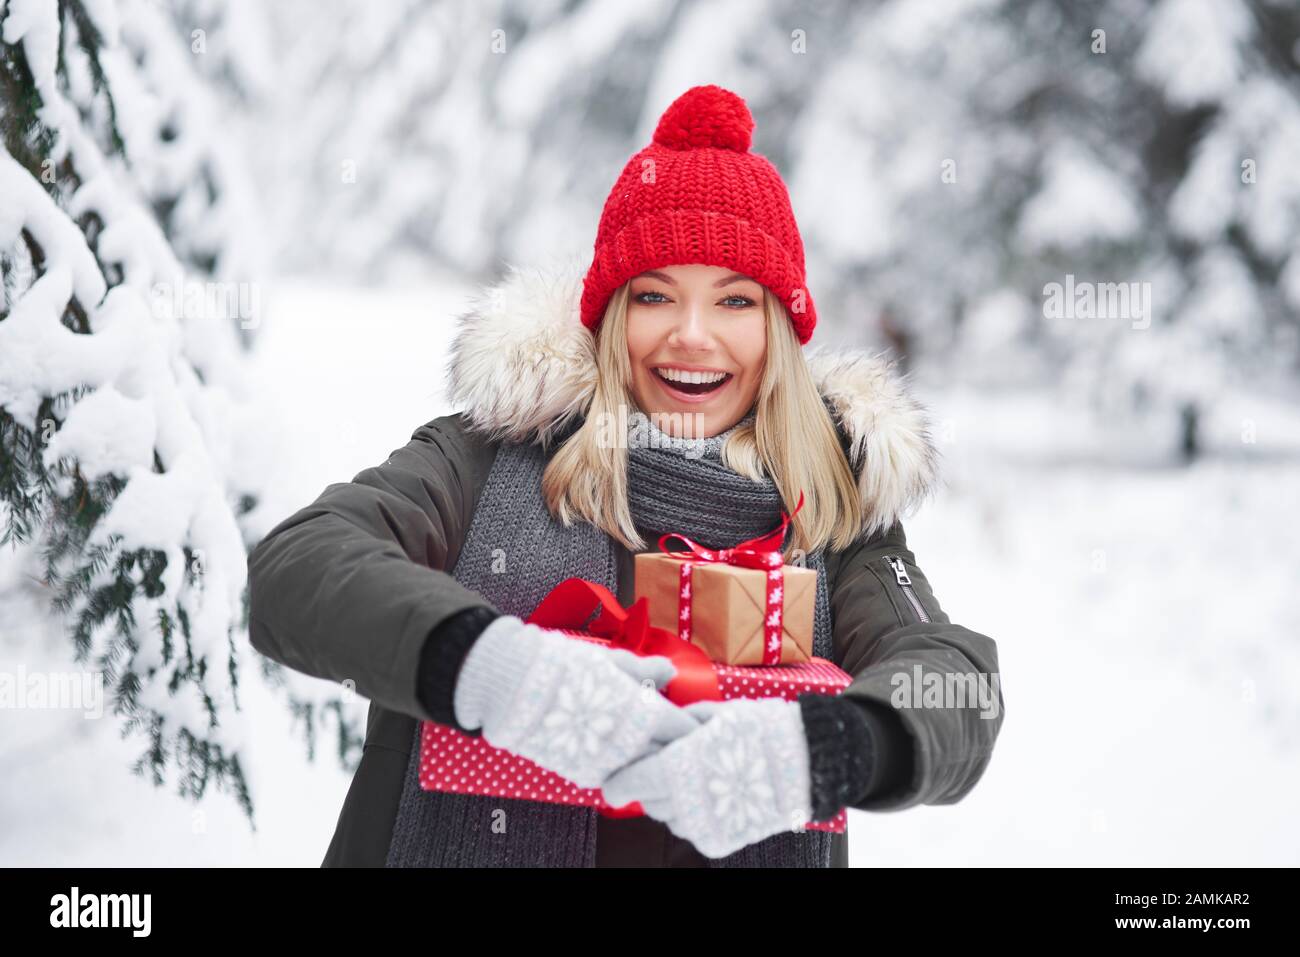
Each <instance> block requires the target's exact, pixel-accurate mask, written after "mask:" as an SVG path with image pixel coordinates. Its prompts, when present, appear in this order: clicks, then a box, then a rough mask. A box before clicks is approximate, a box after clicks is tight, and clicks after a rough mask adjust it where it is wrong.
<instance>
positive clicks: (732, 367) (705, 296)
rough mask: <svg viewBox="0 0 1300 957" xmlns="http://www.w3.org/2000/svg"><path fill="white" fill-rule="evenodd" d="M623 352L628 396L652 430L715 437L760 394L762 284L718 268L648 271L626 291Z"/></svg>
mask: <svg viewBox="0 0 1300 957" xmlns="http://www.w3.org/2000/svg"><path fill="white" fill-rule="evenodd" d="M627 351H628V358H629V359H630V360H631V363H632V382H631V389H632V396H633V398H634V399H635V400H636V403H637V405H638V406H639V407H640V409H641V411H642V412H644V413H645V414H646V415H647V416H650V417H651V419H652V421H654V422H655V424H656V426H657V427H659V428H660V429H661V430H662V431H664V432H667V433H668V434H670V435H675V436H684V437H686V438H705V437H708V436H711V435H717V434H718V433H719V432H722V431H724V430H726V429H729V428H731V426H733V425H735V424H736V423H737V422H738V421H740V419H741V418H743V417H744V415H745V413H746V412H748V411H749V410H750V409H751V408H752V407H753V405H754V401H755V399H756V398H757V396H758V387H759V383H760V382H761V380H762V375H763V366H764V362H765V360H766V357H767V322H766V316H765V314H764V310H763V287H762V286H761V285H759V283H757V282H755V281H754V280H753V279H750V278H748V277H747V276H742V275H740V274H739V273H737V272H735V271H734V270H732V269H727V268H725V267H721V266H705V265H701V264H698V263H695V264H691V265H682V266H660V267H659V268H658V269H653V270H648V271H647V272H644V273H642V274H641V275H639V276H636V277H634V278H633V279H632V280H631V284H630V287H629V289H628V303H627ZM697 416H698V418H697ZM683 429H684V430H685V431H683Z"/></svg>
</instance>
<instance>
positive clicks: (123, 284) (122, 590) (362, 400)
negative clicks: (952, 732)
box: [0, 0, 1300, 866]
mask: <svg viewBox="0 0 1300 957" xmlns="http://www.w3.org/2000/svg"><path fill="white" fill-rule="evenodd" d="M698 83H717V84H720V85H722V86H725V87H727V88H729V89H732V90H735V91H736V92H738V93H740V94H741V95H742V96H743V97H745V98H746V100H747V102H748V104H749V106H750V108H751V110H752V111H753V113H754V115H755V118H756V121H757V127H756V130H755V140H754V149H755V150H756V151H757V152H760V153H763V154H765V155H767V156H768V157H769V158H770V159H772V160H773V162H774V163H776V165H777V167H778V168H779V169H780V170H781V171H782V173H783V175H784V176H785V178H786V180H787V182H788V184H789V185H790V189H791V193H792V198H793V202H794V208H795V212H796V215H797V217H798V219H799V224H800V228H801V231H802V233H803V236H804V240H805V243H806V246H807V253H808V261H809V280H808V281H809V286H810V288H811V289H812V290H814V295H815V296H816V298H817V303H818V310H819V314H820V318H821V322H820V323H819V327H818V329H817V333H816V339H815V341H816V342H821V343H826V344H842V345H846V346H865V347H870V348H878V349H886V350H889V351H891V352H892V353H894V354H895V355H897V356H898V357H899V358H900V360H902V361H903V362H904V363H905V364H906V367H907V368H908V369H909V370H910V372H911V373H912V374H913V376H914V381H915V383H916V388H917V390H918V391H919V393H920V395H921V396H922V398H923V399H924V400H925V401H926V402H928V403H929V404H930V405H931V406H932V407H933V409H934V410H935V414H936V426H937V429H936V431H937V435H938V438H939V441H940V443H941V445H942V448H943V451H944V454H945V459H946V471H947V476H948V480H947V485H946V488H945V490H944V492H943V494H942V495H941V496H940V497H939V498H938V499H937V500H935V501H933V502H931V503H929V504H928V505H927V506H926V507H925V508H923V509H922V510H921V511H920V512H919V513H918V514H917V515H916V516H915V517H914V518H913V519H912V520H911V521H910V522H909V523H908V532H909V538H910V541H911V544H912V546H913V548H914V550H915V552H916V554H917V556H918V560H919V561H920V563H921V566H922V567H923V568H924V569H925V570H926V572H927V574H928V575H929V577H930V579H931V581H932V583H933V584H934V586H935V588H936V591H937V594H938V595H939V598H940V600H941V601H942V602H943V604H944V606H945V609H946V610H947V611H948V612H949V614H950V615H951V616H952V618H953V619H954V620H955V621H959V622H962V623H964V624H967V625H969V626H971V627H973V628H976V629H977V630H980V631H983V632H985V633H987V634H989V635H991V636H993V637H994V638H995V639H997V641H998V642H999V647H1000V650H1001V656H1002V670H1003V687H1004V690H1005V694H1006V698H1007V702H1008V715H1007V722H1006V725H1005V727H1004V730H1003V732H1002V737H1001V739H1000V741H999V744H998V750H997V753H996V754H995V756H994V759H993V762H992V764H991V766H990V768H989V770H988V772H987V774H986V776H985V777H984V779H983V780H982V781H981V783H980V784H979V786H978V787H977V788H976V789H975V791H974V792H973V793H972V794H971V795H970V796H969V797H968V798H967V799H966V800H965V801H963V802H962V803H960V804H958V805H955V806H952V807H942V808H939V807H933V808H930V807H927V808H917V809H912V810H909V811H908V812H906V813H901V814H879V815H868V814H862V813H857V812H854V813H853V815H852V817H851V821H850V833H851V843H852V859H853V862H854V864H856V865H859V866H879V865H933V864H1046V865H1058V864H1082V865H1105V864H1118V865H1178V866H1183V865H1193V864H1196V865H1206V864H1244V865H1283V864H1286V865H1296V864H1298V863H1300V823H1297V820H1296V817H1295V807H1296V806H1297V802H1298V800H1300V636H1297V634H1296V633H1295V632H1294V631H1293V630H1292V629H1293V628H1294V623H1295V622H1296V621H1297V620H1300V589H1298V588H1297V577H1298V573H1300V540H1298V536H1297V535H1296V532H1297V530H1300V504H1297V494H1296V490H1297V489H1298V488H1300V389H1298V384H1297V376H1296V373H1297V362H1298V361H1300V335H1298V334H1297V332H1298V329H1300V4H1297V3H1296V2H1295V0H1157V2H1146V0H1110V2H1095V3H1092V2H1082V3H1075V2H1065V0H1061V2H1049V0H893V2H882V3H851V2H847V0H819V2H805V3H792V2H781V0H766V2H744V3H742V2H727V0H718V2H677V0H660V2H645V3H637V4H628V3H622V2H617V0H573V2H564V3H560V2H522V0H520V2H506V3H500V2H498V3H479V2H474V3H471V2H450V3H430V2H425V0H419V2H416V0H411V2H397V0H391V2H385V3H382V4H373V3H361V2H341V0H311V2H307V0H278V2H276V3H274V4H264V3H259V2H255V0H191V2H185V0H178V2H173V3H164V2H161V0H158V2H149V0H0V134H2V136H3V143H2V144H0V147H2V148H0V275H2V278H3V298H2V299H0V456H2V458H0V538H3V541H4V544H3V546H0V822H3V823H0V864H40V865H61V864H78V865H79V864H85V865H103V864H112V863H126V864H146V863H153V864H162V863H181V864H205V865H206V864H244V863H255V864H296V865H306V866H315V865H316V864H318V863H319V861H320V858H321V857H322V856H323V854H324V850H325V847H326V845H327V843H328V841H329V838H330V836H331V833H332V830H333V825H334V821H335V818H336V816H337V814H338V811H339V808H340V806H341V804H342V799H343V795H344V792H345V790H346V787H347V784H348V782H349V780H350V768H351V767H352V765H353V763H354V762H355V760H356V757H357V750H358V745H359V735H360V733H361V731H362V729H363V726H364V725H363V722H364V714H365V702H363V701H359V700H356V699H354V698H350V697H349V696H348V695H347V693H346V691H345V690H344V691H342V692H341V691H340V689H339V688H338V687H337V686H333V685H329V684H327V683H324V682H317V681H314V680H311V679H307V678H304V677H303V676H299V675H294V674H292V673H289V672H287V671H285V670H284V669H282V668H279V667H274V666H272V665H271V664H270V663H269V662H266V661H264V660H263V659H261V658H260V656H259V655H257V654H256V653H255V652H253V651H252V650H251V648H250V647H249V646H248V642H247V636H246V632H245V630H244V620H243V616H244V605H243V586H244V581H243V578H244V574H245V566H244V555H245V551H246V549H247V548H248V547H250V546H251V545H252V544H253V543H255V542H256V541H257V540H258V539H259V538H260V537H261V536H262V535H263V534H264V533H265V532H266V531H267V530H268V529H269V528H270V527H271V526H272V525H274V524H275V523H276V522H277V521H279V520H280V519H281V518H283V517H285V516H286V515H288V514H289V513H290V512H292V511H293V510H295V509H297V508H298V507H300V506H301V505H304V504H306V503H307V502H308V501H310V500H311V499H312V498H314V497H315V496H316V494H318V493H319V491H320V490H321V489H322V488H323V487H324V486H325V485H326V484H328V483H330V482H334V481H342V480H346V479H348V478H350V477H351V476H352V475H353V474H354V473H355V472H357V471H359V470H360V469H362V468H364V467H366V466H369V465H372V464H375V463H376V462H378V461H380V460H382V459H383V458H384V457H385V456H386V455H387V454H388V452H389V451H390V450H391V449H393V448H396V447H398V446H400V445H402V444H403V443H404V442H405V441H406V440H407V438H408V437H409V435H410V434H411V432H412V431H413V430H414V429H415V428H416V427H417V426H418V425H419V424H421V423H423V422H425V421H427V420H429V419H431V418H433V417H435V416H437V415H440V414H444V413H445V412H448V411H452V409H451V408H450V407H449V406H448V404H447V402H446V399H445V397H444V395H443V382H442V377H443V369H444V359H445V352H446V348H447V345H448V332H449V328H450V322H451V319H452V317H453V316H454V315H455V314H456V312H457V311H458V310H459V309H460V308H461V306H462V305H463V304H464V303H465V301H466V297H467V296H468V295H470V294H471V293H472V291H473V290H474V288H475V287H476V286H477V285H478V284H480V283H482V282H484V281H488V280H491V279H492V278H494V277H496V276H497V275H499V274H500V273H501V272H502V270H503V269H504V268H505V264H506V263H508V262H520V263H526V262H529V261H531V260H534V259H537V258H540V257H547V256H550V255H553V254H555V253H557V252H559V253H567V252H576V253H579V254H581V253H583V252H587V253H589V251H590V246H591V243H592V241H593V240H594V237H595V229H596V222H597V218H598V216H599V212H600V206H601V203H602V202H603V201H604V198H605V196H606V194H607V192H608V190H609V188H610V186H611V185H612V183H613V181H614V178H615V177H616V176H617V174H618V172H619V170H620V169H621V167H622V165H623V163H624V162H625V161H626V159H627V158H628V156H630V155H631V154H632V153H633V152H635V151H636V150H637V149H639V148H640V147H641V146H643V145H644V144H645V143H646V142H648V141H649V137H650V134H651V132H652V130H653V125H654V122H655V121H656V119H657V118H658V116H659V114H660V113H661V112H662V110H663V109H664V107H666V106H667V105H668V103H669V102H671V101H672V100H673V99H674V98H675V97H676V96H677V95H679V94H680V93H681V92H683V91H684V90H685V89H687V88H688V87H689V86H692V85H695V84H698ZM1093 293H1096V294H1097V295H1098V297H1099V298H1098V301H1096V302H1094V301H1092V300H1090V299H1089V298H1088V297H1089V296H1091V295H1092V294H1093ZM1130 293H1131V295H1130ZM1288 501H1289V502H1290V504H1288ZM1081 661H1082V662H1084V663H1085V665H1083V666H1081V665H1080V662H1081ZM1067 663H1068V666H1067ZM91 672H101V673H103V674H104V675H105V681H106V683H107V687H106V691H105V700H104V701H103V702H102V706H103V715H102V717H99V718H93V717H92V718H87V717H85V716H84V714H85V709H83V708H79V707H70V706H67V703H66V701H64V704H63V706H54V705H55V701H54V700H50V701H44V700H42V698H41V696H40V693H38V692H37V691H35V690H33V689H34V688H38V687H40V688H48V689H49V690H50V691H51V694H52V695H53V693H54V690H55V689H54V688H53V685H54V684H57V682H58V681H59V680H60V679H61V678H63V677H65V676H67V677H69V678H70V680H71V681H72V683H73V684H75V685H79V684H80V681H81V678H82V677H83V676H84V675H87V674H89V673H91ZM33 676H34V678H33ZM33 680H34V682H35V683H32V682H33ZM6 688H7V689H8V695H7V696H6ZM63 690H64V691H65V692H68V691H69V689H68V688H65V689H63ZM71 690H74V691H75V690H76V688H75V687H73V688H71ZM65 698H66V694H64V695H63V696H62V697H61V698H60V700H64V699H65ZM133 769H134V770H135V771H136V772H138V773H132V772H133ZM249 815H251V817H252V820H253V822H254V823H255V825H256V828H255V829H253V828H252V827H250V824H249Z"/></svg>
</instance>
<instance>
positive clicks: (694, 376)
mask: <svg viewBox="0 0 1300 957" xmlns="http://www.w3.org/2000/svg"><path fill="white" fill-rule="evenodd" d="M655 371H656V372H658V373H659V374H660V375H662V376H663V377H664V378H665V379H671V380H672V381H673V382H686V383H694V384H696V385H702V384H703V383H705V382H719V381H721V380H723V379H725V378H726V377H727V373H725V372H687V371H686V370H684V369H669V368H667V367H664V366H660V367H659V368H657V369H656V370H655Z"/></svg>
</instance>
